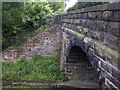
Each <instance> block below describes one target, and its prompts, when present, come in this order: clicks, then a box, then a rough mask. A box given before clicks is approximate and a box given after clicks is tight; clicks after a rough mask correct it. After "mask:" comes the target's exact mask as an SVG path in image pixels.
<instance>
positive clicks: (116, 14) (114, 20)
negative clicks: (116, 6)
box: [110, 11, 120, 22]
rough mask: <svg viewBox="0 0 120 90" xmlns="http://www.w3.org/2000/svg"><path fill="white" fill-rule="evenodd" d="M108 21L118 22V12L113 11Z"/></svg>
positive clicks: (119, 14) (119, 13) (119, 15)
mask: <svg viewBox="0 0 120 90" xmlns="http://www.w3.org/2000/svg"><path fill="white" fill-rule="evenodd" d="M110 21H113V22H120V11H113V15H112V16H111V18H110Z"/></svg>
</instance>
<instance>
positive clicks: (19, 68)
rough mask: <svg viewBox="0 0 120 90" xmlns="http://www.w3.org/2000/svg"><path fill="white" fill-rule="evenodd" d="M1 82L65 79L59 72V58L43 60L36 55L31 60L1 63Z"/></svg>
mask: <svg viewBox="0 0 120 90" xmlns="http://www.w3.org/2000/svg"><path fill="white" fill-rule="evenodd" d="M2 78H3V80H37V81H51V80H52V81H66V80H67V77H66V76H65V74H64V73H63V72H62V71H61V70H60V67H59V58H58V57H49V58H43V57H40V56H38V55H35V56H33V58H32V59H31V60H24V59H21V60H19V61H17V62H15V63H14V62H3V66H2Z"/></svg>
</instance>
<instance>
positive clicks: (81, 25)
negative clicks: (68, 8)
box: [56, 2, 120, 90]
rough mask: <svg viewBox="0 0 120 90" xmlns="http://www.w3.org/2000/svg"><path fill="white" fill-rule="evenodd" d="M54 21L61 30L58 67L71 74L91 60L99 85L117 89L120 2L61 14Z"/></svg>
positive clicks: (119, 78)
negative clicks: (59, 65) (59, 64)
mask: <svg viewBox="0 0 120 90" xmlns="http://www.w3.org/2000/svg"><path fill="white" fill-rule="evenodd" d="M56 20H57V24H60V25H61V30H62V49H61V68H62V69H63V70H65V72H66V73H67V74H69V75H72V74H73V71H74V70H75V68H80V67H81V66H82V65H83V64H87V65H88V62H90V65H91V66H92V68H93V69H94V71H95V77H96V79H97V80H98V81H99V84H102V85H106V86H107V87H108V88H116V89H117V90H118V89H120V57H119V56H120V48H119V45H120V40H119V37H120V30H119V28H120V2H116V3H109V4H105V5H99V6H93V7H89V8H83V9H80V10H76V11H72V12H70V13H64V14H61V15H57V16H56ZM81 57H82V60H81ZM83 57H84V58H83ZM87 59H88V61H87ZM75 63H76V64H78V63H79V65H78V66H77V65H75V66H74V65H73V64H75ZM71 65H73V66H71ZM88 66H89V65H88ZM72 70H73V71H72ZM81 74H82V72H81ZM83 76H84V75H83Z"/></svg>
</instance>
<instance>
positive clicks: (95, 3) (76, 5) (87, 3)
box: [67, 2, 107, 12]
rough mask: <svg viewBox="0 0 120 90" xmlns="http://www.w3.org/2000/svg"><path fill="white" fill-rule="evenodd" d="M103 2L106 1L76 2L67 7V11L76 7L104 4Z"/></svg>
mask: <svg viewBox="0 0 120 90" xmlns="http://www.w3.org/2000/svg"><path fill="white" fill-rule="evenodd" d="M105 3H107V2H77V3H76V4H75V5H74V6H73V7H70V8H68V9H67V12H70V11H73V10H76V9H81V8H86V7H91V6H96V5H101V4H105Z"/></svg>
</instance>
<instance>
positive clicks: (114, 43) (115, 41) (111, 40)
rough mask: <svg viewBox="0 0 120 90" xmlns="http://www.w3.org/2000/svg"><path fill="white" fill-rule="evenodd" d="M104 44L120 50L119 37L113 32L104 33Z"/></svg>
mask: <svg viewBox="0 0 120 90" xmlns="http://www.w3.org/2000/svg"><path fill="white" fill-rule="evenodd" d="M104 44H106V45H107V46H109V47H110V48H112V49H114V50H116V51H118V47H119V45H120V43H119V38H118V37H116V36H114V35H111V34H107V33H106V34H105V35H104Z"/></svg>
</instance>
